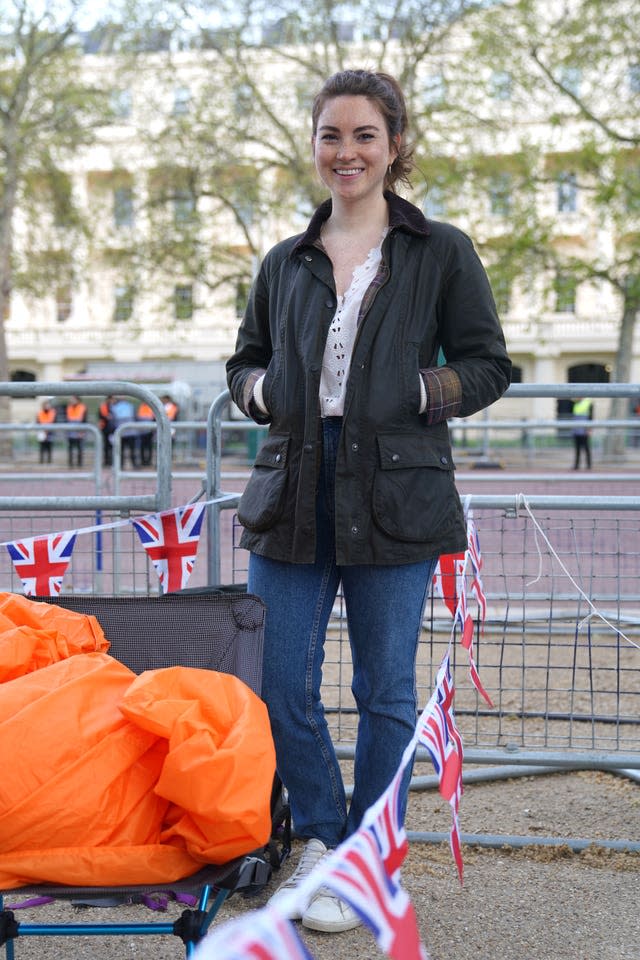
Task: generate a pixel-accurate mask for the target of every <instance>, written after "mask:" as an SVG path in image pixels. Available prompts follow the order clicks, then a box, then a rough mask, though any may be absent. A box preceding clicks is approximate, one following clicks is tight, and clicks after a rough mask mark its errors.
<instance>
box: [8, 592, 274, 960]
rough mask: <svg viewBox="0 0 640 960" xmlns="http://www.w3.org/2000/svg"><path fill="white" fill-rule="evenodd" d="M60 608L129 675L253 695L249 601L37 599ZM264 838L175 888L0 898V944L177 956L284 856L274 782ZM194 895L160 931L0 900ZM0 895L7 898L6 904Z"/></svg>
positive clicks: (52, 890) (95, 901)
mask: <svg viewBox="0 0 640 960" xmlns="http://www.w3.org/2000/svg"><path fill="white" fill-rule="evenodd" d="M39 599H40V600H47V601H49V602H52V603H55V604H57V605H59V606H62V607H65V608H67V609H69V610H74V611H76V612H78V613H85V614H92V615H93V616H95V617H96V619H97V620H98V622H99V624H100V625H101V627H102V629H103V631H104V633H105V636H106V637H107V639H108V640H109V641H110V643H111V646H110V649H109V653H110V655H111V656H113V657H115V658H116V659H118V660H119V661H121V662H122V663H124V664H125V665H126V666H127V667H129V668H130V669H131V670H132V671H134V672H135V673H141V672H142V671H144V670H152V669H157V668H161V667H169V666H189V667H199V668H201V669H209V670H217V671H221V672H224V673H230V674H233V675H235V676H236V677H239V678H240V679H241V680H243V681H244V682H245V683H246V684H247V685H248V686H249V687H250V688H251V689H252V690H253V691H254V692H255V693H257V694H258V695H259V694H260V690H261V682H262V641H263V630H264V605H263V604H262V601H261V600H259V599H258V598H257V597H255V596H253V595H251V594H247V593H246V592H244V591H241V590H239V589H236V588H234V587H231V588H222V589H219V590H213V589H212V590H210V591H208V592H207V591H205V592H202V591H200V590H198V591H193V592H191V591H185V592H183V593H171V594H166V595H164V596H159V597H113V596H93V595H91V596H81V595H69V596H62V597H56V598H53V599H51V598H47V597H42V598H39ZM271 812H272V819H273V830H272V837H271V840H270V841H269V843H268V844H267V845H266V847H265V848H264V849H260V850H257V851H255V852H254V853H251V854H248V855H245V856H243V857H239V858H236V859H235V860H233V861H230V862H229V863H225V864H223V865H222V866H213V865H212V866H207V867H204V868H203V869H201V870H199V871H198V872H197V873H196V874H194V875H192V876H191V877H187V878H186V879H185V880H182V881H178V882H174V883H170V884H166V885H164V886H163V885H158V884H157V883H156V884H153V886H152V887H147V886H140V885H136V886H129V887H123V886H119V887H77V886H71V885H69V886H67V885H65V886H54V885H50V884H41V885H37V886H34V885H30V886H28V887H20V888H19V889H17V890H12V891H4V892H3V891H0V946H2V945H4V946H5V950H6V957H7V958H8V960H13V958H14V955H15V954H14V946H15V942H16V940H18V939H19V938H20V937H24V936H85V935H91V934H93V935H97V936H109V935H125V936H126V935H144V934H154V935H158V934H168V935H174V936H177V937H179V938H180V939H181V940H182V942H183V943H184V946H185V951H186V956H187V957H189V956H191V955H192V953H193V951H194V950H195V946H196V944H197V943H198V941H199V940H200V939H201V938H202V937H203V936H204V934H205V933H206V931H207V929H208V927H209V925H210V924H211V922H212V921H213V919H214V918H215V916H216V914H217V913H218V911H219V910H220V907H221V906H222V905H223V903H224V901H225V900H226V899H227V898H228V897H229V896H230V895H231V894H232V893H235V892H241V893H243V894H246V895H248V894H253V893H257V892H258V891H259V890H261V889H262V888H263V887H264V885H265V884H266V883H267V882H268V880H269V879H270V876H271V872H272V869H277V868H278V867H279V866H280V864H281V863H282V861H283V860H284V859H285V857H286V856H287V854H288V852H289V849H290V818H289V814H288V808H287V805H286V802H285V799H284V795H283V791H282V788H281V785H280V782H279V780H278V779H277V777H276V779H275V781H274V785H273V791H272V797H271ZM162 892H164V893H165V894H167V893H170V894H172V895H176V896H177V897H180V896H181V895H183V894H191V895H195V898H196V900H197V906H196V907H195V908H192V909H185V910H184V911H183V913H182V915H181V916H180V918H179V919H178V920H177V921H175V922H167V923H142V924H141V923H135V924H131V923H109V924H106V923H86V924H85V923H82V924H35V923H22V922H20V921H19V920H17V919H16V916H15V913H14V911H13V910H11V909H9V908H4V909H3V907H4V903H5V902H10V901H16V900H20V901H23V900H24V899H25V898H32V897H47V898H52V899H54V900H67V901H71V902H74V903H76V904H78V903H80V904H84V905H105V906H107V905H115V904H117V903H132V902H133V903H135V902H144V900H145V898H146V897H149V896H150V895H152V894H156V893H162ZM7 897H9V899H8V900H7Z"/></svg>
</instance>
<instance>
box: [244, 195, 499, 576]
mask: <svg viewBox="0 0 640 960" xmlns="http://www.w3.org/2000/svg"><path fill="white" fill-rule="evenodd" d="M387 201H388V203H389V232H388V234H387V236H386V238H385V240H384V242H383V247H382V263H381V265H380V269H379V271H378V274H377V276H376V278H375V280H374V281H373V283H372V284H371V286H370V288H369V290H368V291H367V293H366V294H365V297H364V300H363V303H362V307H361V310H360V316H359V320H358V332H357V336H356V341H355V344H354V348H353V354H352V359H351V366H350V371H349V379H348V385H347V394H346V398H345V409H344V416H343V428H342V433H341V440H340V449H339V453H338V462H337V468H336V504H335V516H336V530H335V534H336V559H337V562H338V563H339V564H360V563H374V564H389V563H410V562H414V561H417V560H421V559H426V558H429V557H434V556H438V555H440V554H442V553H450V552H454V551H458V550H464V549H465V546H466V532H465V524H464V516H463V510H462V506H461V503H460V498H459V496H458V493H457V491H456V488H455V483H454V463H453V456H452V451H451V444H450V439H449V431H448V427H447V418H448V417H451V416H468V415H470V414H472V413H475V412H476V411H478V410H481V409H483V408H484V407H486V406H488V405H489V404H491V403H493V402H494V401H495V400H497V399H498V398H499V397H500V396H501V395H502V394H503V393H504V391H505V390H506V389H507V387H508V386H509V382H510V376H511V361H510V360H509V357H508V355H507V351H506V347H505V342H504V337H503V334H502V329H501V326H500V321H499V319H498V316H497V312H496V307H495V303H494V300H493V296H492V294H491V289H490V287H489V282H488V280H487V276H486V273H485V271H484V268H483V267H482V264H481V263H480V260H479V258H478V256H477V254H476V253H475V250H474V248H473V245H472V243H471V241H470V239H469V238H468V237H467V236H466V235H465V234H464V233H462V232H461V231H460V230H458V229H456V228H455V227H452V226H450V225H448V224H443V223H438V222H434V221H426V220H425V218H424V217H423V215H422V214H421V213H420V211H419V210H418V209H417V207H415V206H413V204H410V203H409V202H408V201H406V200H404V199H402V198H400V197H397V196H396V195H394V194H387ZM330 212H331V201H326V202H325V203H324V204H323V205H322V206H321V207H319V208H318V210H317V211H316V213H315V214H314V217H313V218H312V220H311V222H310V224H309V227H308V229H307V231H306V232H305V233H304V234H302V235H299V236H297V237H291V238H289V239H288V240H284V241H283V242H281V243H279V244H277V245H276V246H275V247H273V248H272V249H271V250H270V251H269V253H268V254H267V255H266V257H265V258H264V261H263V263H262V266H261V269H260V271H259V274H258V276H257V277H256V280H255V282H254V284H253V288H252V291H251V296H250V302H249V305H248V307H247V310H246V313H245V316H244V319H243V321H242V324H241V326H240V330H239V333H238V339H237V343H236V350H235V353H234V354H233V356H232V357H231V358H230V360H229V361H228V363H227V379H228V384H229V389H230V391H231V395H232V398H233V400H234V401H235V402H236V404H237V405H238V406H239V407H240V409H241V410H243V412H244V413H246V414H247V415H249V416H251V417H252V418H253V419H254V420H256V422H258V423H268V424H269V433H268V436H267V438H266V440H265V441H264V443H263V445H262V447H261V448H260V450H259V451H258V455H257V457H256V461H255V465H254V468H253V470H252V474H251V477H250V479H249V482H248V484H247V487H246V490H245V492H244V494H243V496H242V498H241V501H240V505H239V509H238V516H239V519H240V522H241V523H242V524H243V527H244V531H243V535H242V540H241V544H242V546H243V547H245V548H246V549H249V550H252V551H254V552H255V553H258V554H261V555H263V556H267V557H271V558H273V559H277V560H285V561H291V562H297V563H311V562H313V560H314V559H315V542H316V538H315V493H316V480H317V475H318V470H319V466H320V455H321V443H320V436H321V419H320V408H319V399H318V395H319V387H320V374H321V369H322V359H323V353H324V345H325V340H326V337H327V332H328V329H329V326H330V323H331V320H332V319H333V316H334V313H335V310H336V305H337V298H336V291H335V285H334V280H333V271H332V267H331V262H330V260H329V258H328V257H327V255H326V254H325V252H324V250H323V248H322V244H321V242H320V240H319V235H320V226H321V224H322V222H323V221H324V220H325V219H326V218H327V217H328V216H329V214H330ZM442 355H444V357H445V358H446V365H444V366H443V365H441V366H438V357H442ZM265 371H266V374H265V378H264V382H263V393H262V396H263V400H264V403H265V405H266V407H267V409H268V411H269V414H268V415H267V416H265V415H263V414H262V413H261V412H260V411H259V409H258V408H257V406H256V404H255V402H254V401H253V399H252V393H253V385H254V384H255V381H256V379H257V378H258V376H260V375H261V374H263V373H265ZM421 376H422V378H423V383H424V385H425V388H426V394H427V401H428V402H427V407H426V410H425V411H424V412H422V413H421V412H419V411H420V403H421V391H420V377H421Z"/></svg>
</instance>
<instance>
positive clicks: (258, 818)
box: [0, 594, 275, 889]
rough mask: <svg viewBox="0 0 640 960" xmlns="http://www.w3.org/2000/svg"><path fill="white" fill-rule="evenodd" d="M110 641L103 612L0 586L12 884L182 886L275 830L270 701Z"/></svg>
mask: <svg viewBox="0 0 640 960" xmlns="http://www.w3.org/2000/svg"><path fill="white" fill-rule="evenodd" d="M107 647H108V643H107V641H106V640H105V638H104V634H103V632H102V629H101V628H100V626H99V624H98V623H97V621H96V620H95V618H93V617H87V616H85V615H83V614H78V613H74V612H71V611H67V610H63V609H61V608H57V607H55V606H53V605H51V604H46V603H36V602H34V601H32V600H28V599H27V598H25V597H19V596H17V595H14V594H0V677H2V678H7V679H5V680H4V682H3V683H0V757H1V758H2V768H3V776H2V778H0V889H8V888H11V887H17V886H22V885H25V884H29V883H36V882H43V881H44V882H52V883H66V884H77V885H91V886H93V885H96V886H111V885H118V884H135V883H144V884H149V883H168V882H171V881H173V880H177V879H180V878H182V877H185V876H188V875H189V874H191V873H193V872H194V871H196V870H197V869H199V867H200V866H202V864H203V863H224V862H226V861H227V860H230V859H233V858H234V857H236V856H240V855H242V854H244V853H247V852H249V851H251V850H254V849H256V848H257V847H259V846H261V845H262V844H263V843H265V842H266V841H267V839H268V837H269V832H270V827H271V814H270V808H269V804H270V794H271V785H272V782H273V776H274V772H275V757H274V749H273V742H272V739H271V733H270V729H269V722H268V718H267V713H266V708H265V706H264V704H263V703H262V701H261V700H260V699H259V697H257V696H256V695H255V694H254V693H253V692H252V691H251V690H250V689H249V687H247V686H246V685H245V684H244V683H242V681H240V680H238V679H237V678H236V677H232V676H228V675H227V674H223V673H216V672H214V671H210V670H196V669H192V668H188V667H171V668H168V669H165V670H153V671H148V672H147V673H143V674H142V675H141V676H140V677H136V676H135V674H133V673H132V672H131V671H130V670H129V669H128V668H127V667H125V666H123V665H122V664H120V663H119V662H118V661H116V660H115V659H113V658H112V657H110V656H109V655H108V654H107V653H106V652H105V651H106V649H107Z"/></svg>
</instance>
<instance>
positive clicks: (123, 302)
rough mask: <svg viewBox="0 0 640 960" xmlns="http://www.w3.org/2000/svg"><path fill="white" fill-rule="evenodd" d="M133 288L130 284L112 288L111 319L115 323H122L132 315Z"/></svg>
mask: <svg viewBox="0 0 640 960" xmlns="http://www.w3.org/2000/svg"><path fill="white" fill-rule="evenodd" d="M133 297H134V292H133V287H132V286H131V284H126V283H121V284H117V285H116V286H115V288H114V307H113V319H114V320H115V322H116V323H124V322H126V321H127V320H130V319H131V317H132V315H133Z"/></svg>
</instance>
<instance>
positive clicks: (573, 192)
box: [556, 170, 578, 213]
mask: <svg viewBox="0 0 640 960" xmlns="http://www.w3.org/2000/svg"><path fill="white" fill-rule="evenodd" d="M556 191H557V197H558V213H575V212H576V210H577V209H578V179H577V177H576V175H575V173H569V172H567V171H566V170H565V171H563V172H562V173H560V174H559V175H558V177H557V179H556Z"/></svg>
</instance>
